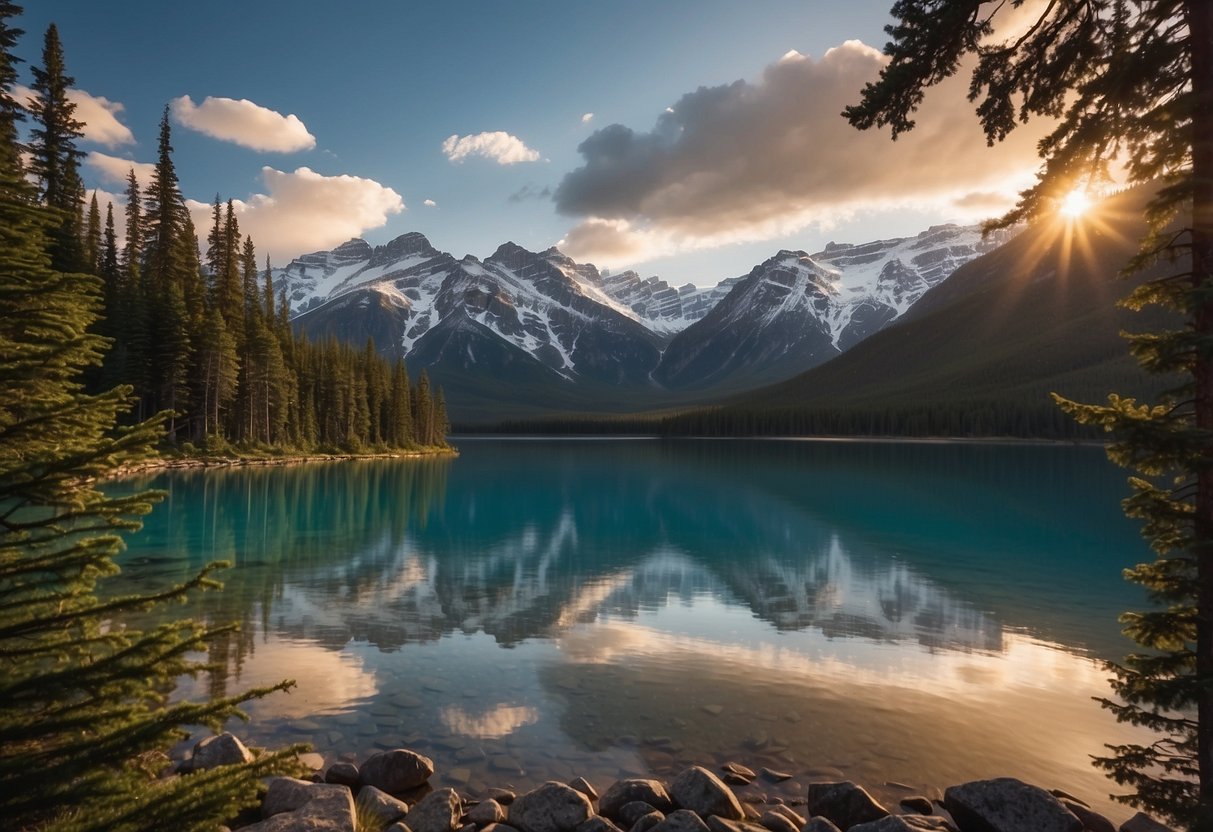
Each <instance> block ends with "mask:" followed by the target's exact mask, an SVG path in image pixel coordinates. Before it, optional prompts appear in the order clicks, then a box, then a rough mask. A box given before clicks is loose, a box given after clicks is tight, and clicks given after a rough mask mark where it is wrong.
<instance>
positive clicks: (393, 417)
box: [387, 358, 417, 448]
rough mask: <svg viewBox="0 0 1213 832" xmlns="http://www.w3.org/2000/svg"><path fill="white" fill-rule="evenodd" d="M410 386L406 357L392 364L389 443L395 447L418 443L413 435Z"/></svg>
mask: <svg viewBox="0 0 1213 832" xmlns="http://www.w3.org/2000/svg"><path fill="white" fill-rule="evenodd" d="M411 392H412V391H411V390H410V388H409V371H408V369H407V368H406V367H405V365H404V359H402V358H397V359H396V363H395V364H393V365H392V392H391V402H390V411H389V415H388V435H387V441H388V444H389V445H391V446H392V447H394V448H409V447H412V446H413V445H416V444H417V439H416V437H415V436H414V435H413V408H412V402H411V401H410V398H411V395H410V394H411Z"/></svg>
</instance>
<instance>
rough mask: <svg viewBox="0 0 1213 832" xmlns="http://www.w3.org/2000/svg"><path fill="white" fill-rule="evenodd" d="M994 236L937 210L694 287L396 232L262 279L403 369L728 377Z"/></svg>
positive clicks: (487, 375) (816, 348) (309, 321)
mask: <svg viewBox="0 0 1213 832" xmlns="http://www.w3.org/2000/svg"><path fill="white" fill-rule="evenodd" d="M995 245H996V242H995V241H983V240H982V238H981V234H980V231H979V230H978V229H976V228H963V227H959V226H939V227H936V228H932V229H930V230H929V231H926V232H924V233H922V234H920V235H918V236H917V237H910V238H904V239H893V240H880V241H876V242H872V243H867V244H864V245H847V244H836V243H831V244H830V245H828V246H826V248H825V249H824V250H823V251H821V252H818V253H816V254H813V255H809V254H806V253H805V252H803V251H781V252H779V253H778V254H776V255H775V256H774V257H772V258H770V259H768V260H767V261H766V262H764V263H762V264H760V265H758V266H756V267H755V268H754V269H753V270H752V271H751V272H750V273H749V274H748V275H746V276H743V277H736V278H730V279H728V280H725V281H722V282H721V283H719V284H718V285H716V286H714V287H711V288H705V289H701V288H697V287H695V286H693V285H690V284H688V285H685V286H682V287H674V286H671V285H669V284H668V283H666V282H665V281H663V280H661V279H660V278H658V277H648V278H642V277H641V276H640V275H638V274H637V273H636V272H633V271H625V272H619V273H615V274H612V273H609V272H599V270H598V269H597V268H596V267H594V266H593V265H591V264H585V263H577V262H575V261H574V260H572V259H571V258H569V257H567V256H565V255H564V254H563V253H561V252H560V251H559V250H558V249H556V248H550V249H547V250H546V251H542V252H531V251H527V250H526V249H523V248H521V247H520V246H518V245H515V244H514V243H505V244H503V245H502V246H500V247H499V248H498V249H497V251H496V252H494V253H493V254H492V255H491V256H489V257H487V258H485V259H484V260H480V259H477V258H476V257H472V256H470V255H468V256H466V257H464V258H462V259H456V258H455V257H453V256H452V255H450V254H447V253H445V252H441V251H438V250H437V249H435V248H434V247H433V246H432V245H430V243H429V241H428V240H427V239H426V238H425V237H424V236H423V235H421V234H418V233H409V234H404V235H402V236H400V237H397V238H396V239H394V240H392V241H391V242H389V243H387V244H386V245H382V246H377V247H372V246H371V245H370V244H368V243H367V242H366V241H364V240H358V239H355V240H350V241H348V242H346V243H343V244H342V245H340V246H338V247H337V248H335V249H333V250H332V251H321V252H315V253H313V254H308V255H305V256H303V257H300V258H298V259H296V260H295V261H293V262H292V263H291V264H290V265H288V266H287V267H286V268H284V269H281V270H279V271H278V273H277V274H276V275H275V279H276V281H277V283H278V285H279V286H285V287H286V288H285V291H286V292H287V294H288V297H289V298H290V301H291V306H292V308H293V309H294V310H296V313H297V315H296V318H295V322H296V325H297V326H298V327H299V328H300V329H302V330H304V331H306V332H308V333H310V334H312V335H313V336H322V337H323V336H328V335H336V336H337V337H339V338H342V339H345V340H348V341H351V342H353V343H356V344H362V343H365V340H366V339H367V338H368V337H370V338H372V339H374V341H375V344H376V345H377V346H378V348H379V349H380V351H382V352H384V353H388V354H395V355H400V356H403V357H405V358H407V359H408V361H409V365H410V366H411V367H413V368H414V369H420V368H423V367H424V368H429V369H430V371H431V373H437V374H438V375H440V376H443V375H445V376H447V377H448V379H449V378H450V377H453V376H458V377H459V378H460V379H464V380H472V381H474V380H476V379H481V380H484V381H486V382H493V381H500V382H510V383H514V384H517V383H518V382H523V381H525V382H538V383H541V384H545V385H557V386H562V387H564V388H573V387H576V386H577V384H579V383H584V382H589V383H594V384H598V385H599V386H600V387H601V385H604V384H605V385H610V386H611V387H619V386H624V387H628V388H630V389H633V390H648V391H651V392H653V393H660V392H661V389H662V388H669V389H694V390H707V389H710V388H713V387H729V388H734V389H740V388H741V387H744V386H757V385H759V384H762V383H766V382H770V381H775V380H779V379H782V378H786V377H788V376H791V375H793V374H795V373H798V372H801V371H803V370H806V369H809V368H810V367H812V366H815V365H816V364H820V363H822V362H823V361H825V360H827V359H829V358H831V357H833V356H835V355H837V354H839V353H840V352H842V351H844V350H846V349H848V348H849V347H850V346H852V345H853V344H855V343H857V342H858V341H860V340H862V339H863V338H865V337H867V336H868V335H870V334H872V333H873V332H875V331H877V330H879V329H881V328H883V327H885V326H887V325H888V324H889V323H891V322H892V321H894V320H896V319H897V318H898V317H899V316H900V315H902V314H903V313H904V312H905V311H906V310H907V309H909V308H910V306H911V305H912V304H913V303H914V302H915V301H916V300H917V299H918V298H919V297H921V296H922V294H923V293H924V292H925V291H926V290H927V289H929V288H931V287H932V286H934V285H936V284H938V283H939V282H940V281H942V280H943V279H944V278H946V277H947V276H948V275H949V274H951V272H952V271H953V270H954V269H956V268H957V267H958V266H960V265H961V264H963V263H965V262H967V261H968V260H971V259H972V258H974V257H976V256H978V255H979V254H981V253H982V252H984V251H986V250H989V249H991V248H993V247H994V246H995ZM470 386H472V387H474V386H475V385H474V384H472V385H470ZM566 404H567V401H566ZM574 404H575V402H574ZM456 406H457V404H456Z"/></svg>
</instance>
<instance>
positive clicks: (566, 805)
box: [509, 781, 594, 832]
mask: <svg viewBox="0 0 1213 832" xmlns="http://www.w3.org/2000/svg"><path fill="white" fill-rule="evenodd" d="M593 814H594V807H593V806H592V805H591V804H590V800H589V798H588V797H586V796H585V795H584V794H582V793H581V792H579V791H577V790H576V789H574V788H572V787H570V786H566V785H564V783H557V782H555V781H551V782H548V783H544V784H543V785H542V786H540V787H539V788H537V789H532V790H531V791H529V792H527V793H526V794H524V795H521V796H519V797H518V798H517V799H515V800H514V802H513V803H511V804H510V816H509V821H510V826H514V827H517V828H518V829H520V830H521V832H573V830H575V829H576V828H577V827H578V826H579V825H581V824H582V823H585V822H586V821H587V820H589V819H590V816H591V815H593Z"/></svg>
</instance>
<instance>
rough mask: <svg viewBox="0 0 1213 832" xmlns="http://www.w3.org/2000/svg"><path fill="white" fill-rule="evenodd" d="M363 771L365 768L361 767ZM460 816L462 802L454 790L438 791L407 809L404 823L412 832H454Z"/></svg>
mask: <svg viewBox="0 0 1213 832" xmlns="http://www.w3.org/2000/svg"><path fill="white" fill-rule="evenodd" d="M372 759H373V758H372ZM365 769H366V766H363V770H365ZM462 814H463V802H462V801H460V799H459V795H457V794H455V791H454V789H438V790H437V791H434V792H430V793H429V794H427V795H426V796H425V797H423V798H421V800H420V801H419V802H418V803H417V805H416V806H414V807H413V808H412V809H409V813H408V814H407V815H405V817H404V822H405V823H407V824H408V826H409V829H412V830H413V832H454V830H455V829H456V828H458V826H459V818H460V816H461V815H462Z"/></svg>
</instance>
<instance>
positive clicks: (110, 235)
mask: <svg viewBox="0 0 1213 832" xmlns="http://www.w3.org/2000/svg"><path fill="white" fill-rule="evenodd" d="M99 265H100V274H101V277H102V278H103V279H104V280H105V281H106V283H107V284H113V285H115V286H117V284H118V275H119V272H118V235H117V233H116V232H115V231H114V203H112V202H107V203H106V204H105V231H104V232H103V233H102V235H101V261H100V264H99Z"/></svg>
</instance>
